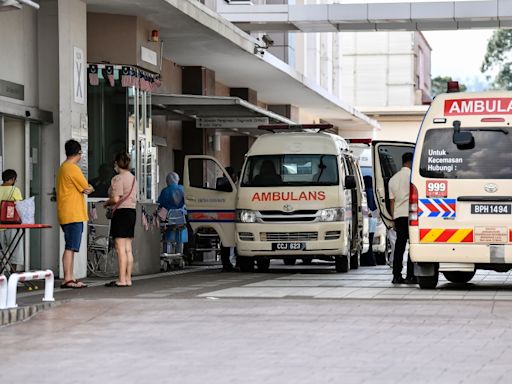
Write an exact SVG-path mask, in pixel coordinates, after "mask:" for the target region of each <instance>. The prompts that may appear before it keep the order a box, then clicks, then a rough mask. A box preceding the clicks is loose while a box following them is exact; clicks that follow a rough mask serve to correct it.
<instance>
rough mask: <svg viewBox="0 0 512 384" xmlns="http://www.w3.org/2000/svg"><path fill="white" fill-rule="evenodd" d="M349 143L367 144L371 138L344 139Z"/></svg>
mask: <svg viewBox="0 0 512 384" xmlns="http://www.w3.org/2000/svg"><path fill="white" fill-rule="evenodd" d="M345 140H346V141H347V142H348V143H349V144H368V145H370V144H371V143H372V139H345Z"/></svg>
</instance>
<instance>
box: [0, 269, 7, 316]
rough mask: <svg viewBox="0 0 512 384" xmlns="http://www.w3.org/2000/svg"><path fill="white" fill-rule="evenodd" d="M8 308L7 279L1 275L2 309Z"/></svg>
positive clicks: (0, 306)
mask: <svg viewBox="0 0 512 384" xmlns="http://www.w3.org/2000/svg"><path fill="white" fill-rule="evenodd" d="M5 308H7V277H5V275H0V309H5Z"/></svg>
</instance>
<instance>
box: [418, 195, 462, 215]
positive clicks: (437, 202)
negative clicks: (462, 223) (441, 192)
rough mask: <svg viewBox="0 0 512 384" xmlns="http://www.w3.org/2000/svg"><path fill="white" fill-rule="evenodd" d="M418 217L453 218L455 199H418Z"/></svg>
mask: <svg viewBox="0 0 512 384" xmlns="http://www.w3.org/2000/svg"><path fill="white" fill-rule="evenodd" d="M418 203H419V204H418V217H442V218H454V217H455V216H456V214H457V202H456V200H455V199H419V202H418Z"/></svg>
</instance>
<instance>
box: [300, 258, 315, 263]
mask: <svg viewBox="0 0 512 384" xmlns="http://www.w3.org/2000/svg"><path fill="white" fill-rule="evenodd" d="M302 264H304V265H311V264H313V258H312V257H303V258H302Z"/></svg>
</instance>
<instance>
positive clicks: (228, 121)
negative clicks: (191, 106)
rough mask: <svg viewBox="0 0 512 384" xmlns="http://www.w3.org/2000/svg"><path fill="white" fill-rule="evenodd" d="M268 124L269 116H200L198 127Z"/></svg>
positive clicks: (255, 126)
mask: <svg viewBox="0 0 512 384" xmlns="http://www.w3.org/2000/svg"><path fill="white" fill-rule="evenodd" d="M264 124H268V117H200V118H198V119H197V120H196V127H197V128H258V126H260V125H264Z"/></svg>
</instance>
